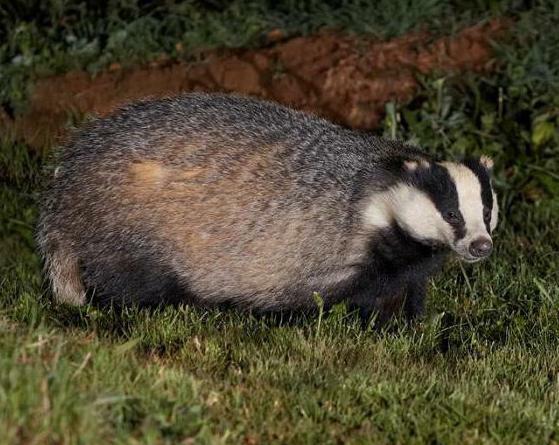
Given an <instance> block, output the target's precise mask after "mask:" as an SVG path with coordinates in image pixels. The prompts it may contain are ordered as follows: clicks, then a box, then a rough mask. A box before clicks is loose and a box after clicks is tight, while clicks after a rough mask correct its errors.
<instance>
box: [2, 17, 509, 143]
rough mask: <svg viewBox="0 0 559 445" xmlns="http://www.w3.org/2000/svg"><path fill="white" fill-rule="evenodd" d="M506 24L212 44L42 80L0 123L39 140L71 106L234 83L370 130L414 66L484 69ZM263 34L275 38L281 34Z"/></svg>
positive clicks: (400, 94) (101, 107) (407, 92)
mask: <svg viewBox="0 0 559 445" xmlns="http://www.w3.org/2000/svg"><path fill="white" fill-rule="evenodd" d="M506 27H507V22H506V21H503V20H494V21H491V22H488V23H485V24H481V25H476V26H473V27H469V28H466V29H463V30H462V31H461V32H459V33H458V34H456V35H455V36H452V37H443V38H439V39H433V38H432V36H431V35H430V34H429V33H427V32H416V33H411V34H407V35H404V36H402V37H399V38H396V39H393V40H390V41H386V42H378V41H376V42H375V41H371V40H364V39H358V38H355V37H350V36H347V35H341V34H336V33H322V34H318V35H314V36H310V37H299V38H294V39H291V40H287V41H283V42H281V41H280V42H278V43H276V44H275V45H274V46H272V47H270V48H264V49H259V50H240V51H228V52H225V53H223V52H215V53H213V54H210V55H209V56H208V57H207V58H205V60H204V61H202V62H196V63H183V62H170V61H165V60H162V61H158V62H154V63H152V64H150V65H148V66H145V67H141V68H135V69H121V68H120V66H119V65H117V64H113V65H112V66H111V67H110V68H109V70H107V71H105V72H103V73H101V74H99V75H97V76H95V77H92V76H90V75H89V74H87V73H85V72H70V73H67V74H65V75H62V76H55V77H50V78H45V79H41V80H39V81H38V82H37V83H36V86H35V88H34V91H33V94H32V96H31V99H30V105H29V108H28V111H27V113H25V114H23V115H21V116H19V117H17V118H16V119H15V121H11V120H10V119H9V118H8V117H7V116H6V114H5V113H4V114H3V113H2V110H1V109H0V125H2V122H4V125H6V122H7V123H8V125H9V126H11V127H13V128H15V133H16V135H17V136H18V137H19V138H23V139H24V140H25V141H26V142H28V143H29V144H31V145H32V146H34V147H41V146H44V145H45V144H47V143H49V142H51V141H52V140H53V139H54V138H57V137H59V136H60V135H61V134H62V133H63V129H64V127H65V126H66V124H67V122H68V116H69V115H70V114H71V113H77V114H83V113H96V114H100V115H104V114H107V113H110V112H111V111H112V110H114V109H115V108H116V107H118V106H119V105H121V104H123V103H125V102H128V101H131V100H134V99H138V98H143V97H146V96H150V97H158V96H167V95H173V94H176V93H178V92H181V91H234V92H238V93H244V94H249V95H253V96H258V97H264V98H268V99H272V100H275V101H278V102H281V103H284V104H288V105H291V106H293V107H295V108H298V109H304V110H309V111H312V112H314V113H317V114H320V115H322V116H326V117H328V118H330V119H333V120H335V121H337V122H340V123H342V124H344V125H348V126H351V127H355V128H361V129H371V128H374V127H375V126H377V125H378V123H379V121H380V120H381V119H382V116H383V112H384V104H385V103H386V102H388V101H399V102H405V101H408V100H410V99H411V98H412V97H413V95H414V93H415V92H416V91H417V89H418V82H417V80H416V78H415V75H416V73H422V74H427V73H431V72H433V71H445V72H448V71H453V72H461V71H466V70H472V71H484V70H489V69H491V67H492V66H493V65H494V61H493V59H492V51H491V45H490V42H491V40H493V39H495V38H498V37H500V36H501V35H502V34H503V31H504V29H505V28H506ZM276 34H278V35H276V36H275V37H274V35H275V34H274V35H272V36H271V37H270V39H271V40H281V39H282V36H281V32H278V33H276Z"/></svg>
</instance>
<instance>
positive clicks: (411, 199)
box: [361, 184, 452, 266]
mask: <svg viewBox="0 0 559 445" xmlns="http://www.w3.org/2000/svg"><path fill="white" fill-rule="evenodd" d="M361 208H362V218H361V224H362V227H363V230H364V231H365V232H366V233H367V234H368V237H369V239H370V242H369V254H370V255H373V257H376V258H379V257H380V258H382V259H383V260H385V261H389V262H394V263H395V264H396V265H400V266H404V265H406V264H411V263H414V262H416V261H420V260H421V259H424V258H428V257H432V256H433V255H438V254H440V253H443V252H445V250H446V249H445V248H444V246H445V245H446V243H445V241H446V240H447V239H448V237H450V236H452V234H451V233H445V232H444V227H445V225H443V224H441V223H440V221H438V219H439V218H440V215H439V212H438V210H437V209H436V208H435V206H434V204H433V202H432V201H431V200H430V199H429V198H428V197H427V196H426V195H425V194H424V193H423V192H422V191H420V190H418V189H416V188H414V187H411V186H409V185H407V184H398V185H396V186H394V187H391V188H390V189H387V190H384V191H380V192H376V191H375V192H372V193H370V194H369V196H367V197H366V198H364V200H363V202H362V206H361ZM441 227H442V228H443V231H441Z"/></svg>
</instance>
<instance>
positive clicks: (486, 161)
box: [479, 155, 494, 172]
mask: <svg viewBox="0 0 559 445" xmlns="http://www.w3.org/2000/svg"><path fill="white" fill-rule="evenodd" d="M479 163H480V164H481V165H483V166H484V167H485V169H486V170H487V171H489V172H491V171H493V165H494V162H493V159H491V158H490V157H489V156H485V155H483V156H482V157H481V158H479Z"/></svg>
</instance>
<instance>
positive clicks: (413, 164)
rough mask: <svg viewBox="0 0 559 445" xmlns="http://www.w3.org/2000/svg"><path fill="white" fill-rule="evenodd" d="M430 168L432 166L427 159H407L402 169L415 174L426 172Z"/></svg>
mask: <svg viewBox="0 0 559 445" xmlns="http://www.w3.org/2000/svg"><path fill="white" fill-rule="evenodd" d="M430 166H431V164H429V161H427V160H425V159H406V160H405V161H404V162H403V164H402V167H403V168H404V170H405V171H406V172H408V173H414V172H417V171H420V170H426V169H428V168H429V167H430Z"/></svg>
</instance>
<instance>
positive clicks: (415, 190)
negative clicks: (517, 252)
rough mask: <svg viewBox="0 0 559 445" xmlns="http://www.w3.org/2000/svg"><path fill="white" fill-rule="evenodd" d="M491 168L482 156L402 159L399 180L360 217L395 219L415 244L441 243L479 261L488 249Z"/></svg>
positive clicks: (493, 205)
mask: <svg viewBox="0 0 559 445" xmlns="http://www.w3.org/2000/svg"><path fill="white" fill-rule="evenodd" d="M492 168H493V161H492V160H491V159H490V158H488V157H485V156H482V157H481V158H479V159H468V160H465V161H462V162H433V161H427V160H408V161H404V162H403V165H402V181H401V182H398V184H397V185H396V186H394V187H392V188H391V189H390V190H388V191H387V192H386V193H385V194H383V195H382V197H381V198H380V199H379V198H377V199H375V200H374V202H373V203H371V205H369V206H368V209H367V211H366V219H368V220H369V223H372V224H373V225H376V226H377V227H378V226H379V225H380V226H382V225H383V224H384V225H387V224H391V223H396V224H397V225H398V226H399V227H400V228H402V229H403V230H404V231H405V232H406V233H408V234H409V235H410V236H411V237H412V238H414V239H415V240H417V241H419V242H421V243H425V244H430V245H442V246H447V247H449V248H450V249H452V250H453V251H454V252H456V253H457V254H458V256H459V257H460V258H462V259H463V260H465V261H467V262H475V261H479V260H481V259H483V258H485V257H487V256H489V254H490V253H491V251H492V249H493V242H492V239H491V233H492V231H493V230H494V229H495V227H496V226H497V219H498V207H497V196H496V194H495V192H494V191H493V188H492V186H491V170H492ZM375 223H377V224H375Z"/></svg>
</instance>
